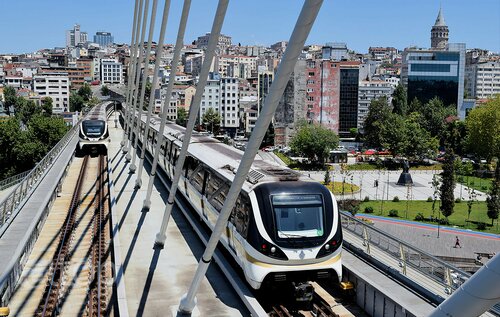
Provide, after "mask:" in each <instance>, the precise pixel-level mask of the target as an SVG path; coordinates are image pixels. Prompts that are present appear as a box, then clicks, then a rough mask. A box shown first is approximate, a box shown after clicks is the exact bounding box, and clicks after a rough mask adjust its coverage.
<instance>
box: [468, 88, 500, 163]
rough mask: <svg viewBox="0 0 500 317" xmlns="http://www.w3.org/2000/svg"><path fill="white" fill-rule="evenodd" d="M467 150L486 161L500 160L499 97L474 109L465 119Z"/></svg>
mask: <svg viewBox="0 0 500 317" xmlns="http://www.w3.org/2000/svg"><path fill="white" fill-rule="evenodd" d="M465 125H466V128H467V141H466V143H467V148H468V149H469V151H470V152H472V153H475V154H476V155H477V156H479V157H484V158H486V159H487V160H488V161H489V160H491V159H492V158H493V157H497V158H500V96H496V97H495V98H493V99H490V100H488V101H487V102H486V103H485V104H484V105H482V106H479V107H476V108H474V109H473V110H472V111H471V112H470V113H469V115H468V116H467V118H466V119H465Z"/></svg>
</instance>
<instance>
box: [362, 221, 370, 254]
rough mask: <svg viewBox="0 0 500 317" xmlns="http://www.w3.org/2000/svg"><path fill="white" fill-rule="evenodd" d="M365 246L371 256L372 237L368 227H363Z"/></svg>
mask: <svg viewBox="0 0 500 317" xmlns="http://www.w3.org/2000/svg"><path fill="white" fill-rule="evenodd" d="M363 246H365V247H366V253H367V254H370V236H369V235H368V230H366V227H363Z"/></svg>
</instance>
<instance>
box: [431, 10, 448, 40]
mask: <svg viewBox="0 0 500 317" xmlns="http://www.w3.org/2000/svg"><path fill="white" fill-rule="evenodd" d="M446 45H448V26H447V25H446V23H445V22H444V18H443V14H442V13H441V8H439V13H438V16H437V18H436V23H434V26H433V27H432V30H431V48H434V49H445V48H446Z"/></svg>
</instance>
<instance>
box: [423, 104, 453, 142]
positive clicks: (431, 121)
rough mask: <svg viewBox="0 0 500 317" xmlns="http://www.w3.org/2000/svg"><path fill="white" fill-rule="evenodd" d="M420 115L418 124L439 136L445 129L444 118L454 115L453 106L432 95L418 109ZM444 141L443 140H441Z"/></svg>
mask: <svg viewBox="0 0 500 317" xmlns="http://www.w3.org/2000/svg"><path fill="white" fill-rule="evenodd" d="M419 113H420V114H421V115H422V117H421V122H420V125H421V126H422V127H423V128H424V129H426V130H427V131H429V132H430V134H431V136H436V137H440V136H443V135H444V130H445V129H446V120H445V119H446V118H448V117H450V116H456V114H457V110H456V107H455V106H448V107H447V106H445V105H444V104H443V102H442V101H441V99H439V98H437V97H434V98H432V99H431V100H429V102H427V103H426V104H425V105H424V106H423V109H422V110H420V111H419ZM441 141H442V142H443V143H444V140H443V139H442V140H441Z"/></svg>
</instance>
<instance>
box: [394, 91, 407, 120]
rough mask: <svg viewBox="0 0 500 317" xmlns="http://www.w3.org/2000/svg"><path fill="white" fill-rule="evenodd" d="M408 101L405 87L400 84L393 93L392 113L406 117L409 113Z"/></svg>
mask: <svg viewBox="0 0 500 317" xmlns="http://www.w3.org/2000/svg"><path fill="white" fill-rule="evenodd" d="M407 99H408V97H407V94H406V89H405V87H404V86H403V85H402V84H399V85H398V86H397V87H396V89H395V90H394V92H393V93H392V112H393V113H397V114H399V115H403V116H404V115H406V113H407V112H408V101H407Z"/></svg>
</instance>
